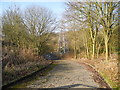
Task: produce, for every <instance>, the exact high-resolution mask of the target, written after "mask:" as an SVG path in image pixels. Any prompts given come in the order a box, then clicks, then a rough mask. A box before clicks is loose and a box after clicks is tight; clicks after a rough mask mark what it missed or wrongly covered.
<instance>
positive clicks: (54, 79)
mask: <svg viewBox="0 0 120 90" xmlns="http://www.w3.org/2000/svg"><path fill="white" fill-rule="evenodd" d="M55 63H57V64H58V65H57V66H56V67H54V68H53V69H52V70H51V71H50V72H49V73H48V74H47V75H46V76H42V77H40V78H39V79H37V80H36V81H35V82H33V83H32V84H31V85H28V86H27V87H28V88H93V89H96V88H100V87H99V84H98V83H96V82H95V81H94V79H93V73H91V72H90V71H88V70H87V69H86V68H85V66H83V65H81V64H79V63H77V62H73V61H68V60H56V61H55Z"/></svg>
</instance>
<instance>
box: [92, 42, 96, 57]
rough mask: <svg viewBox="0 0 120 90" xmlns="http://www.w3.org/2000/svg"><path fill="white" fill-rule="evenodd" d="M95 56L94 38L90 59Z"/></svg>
mask: <svg viewBox="0 0 120 90" xmlns="http://www.w3.org/2000/svg"><path fill="white" fill-rule="evenodd" d="M94 58H95V40H93V44H92V59H94Z"/></svg>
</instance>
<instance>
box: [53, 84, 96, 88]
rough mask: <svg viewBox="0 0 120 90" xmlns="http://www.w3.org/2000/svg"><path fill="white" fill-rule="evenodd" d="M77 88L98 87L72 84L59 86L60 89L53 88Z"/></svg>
mask: <svg viewBox="0 0 120 90" xmlns="http://www.w3.org/2000/svg"><path fill="white" fill-rule="evenodd" d="M77 86H84V87H88V88H98V87H94V86H90V85H84V84H72V85H66V86H60V87H55V88H73V87H77Z"/></svg>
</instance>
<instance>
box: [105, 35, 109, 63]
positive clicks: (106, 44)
mask: <svg viewBox="0 0 120 90" xmlns="http://www.w3.org/2000/svg"><path fill="white" fill-rule="evenodd" d="M105 52H106V61H107V60H108V59H109V55H108V54H109V51H108V38H107V37H106V38H105Z"/></svg>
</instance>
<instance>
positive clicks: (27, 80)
mask: <svg viewBox="0 0 120 90" xmlns="http://www.w3.org/2000/svg"><path fill="white" fill-rule="evenodd" d="M56 65H57V64H52V65H51V66H50V67H49V68H48V69H46V70H45V71H44V72H42V73H40V74H37V75H36V76H32V77H31V78H28V79H26V80H25V81H23V82H21V83H18V84H16V85H14V86H12V87H11V88H26V86H28V85H30V84H32V83H33V82H35V81H36V80H39V78H40V75H41V74H42V76H46V75H47V74H48V72H49V71H51V70H52V69H53V68H54V67H55V66H56ZM46 81H47V80H46ZM44 83H45V82H44Z"/></svg>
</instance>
